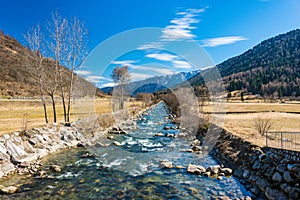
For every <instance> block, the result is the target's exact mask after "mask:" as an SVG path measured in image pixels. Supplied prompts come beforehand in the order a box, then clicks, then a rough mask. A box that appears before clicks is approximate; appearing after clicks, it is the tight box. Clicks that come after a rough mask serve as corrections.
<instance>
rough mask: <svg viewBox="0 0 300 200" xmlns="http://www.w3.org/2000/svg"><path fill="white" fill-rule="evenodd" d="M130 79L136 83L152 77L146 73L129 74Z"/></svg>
mask: <svg viewBox="0 0 300 200" xmlns="http://www.w3.org/2000/svg"><path fill="white" fill-rule="evenodd" d="M130 77H131V79H132V80H133V81H137V80H142V79H146V78H150V77H153V75H151V74H147V73H146V74H142V73H135V72H130Z"/></svg>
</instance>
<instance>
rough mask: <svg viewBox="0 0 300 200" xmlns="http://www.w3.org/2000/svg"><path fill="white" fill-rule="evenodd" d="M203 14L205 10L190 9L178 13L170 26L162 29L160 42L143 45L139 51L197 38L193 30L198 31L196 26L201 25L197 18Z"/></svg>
mask: <svg viewBox="0 0 300 200" xmlns="http://www.w3.org/2000/svg"><path fill="white" fill-rule="evenodd" d="M203 12H205V8H201V9H194V8H190V9H186V10H184V11H181V12H177V13H176V17H175V18H174V19H172V20H171V21H170V24H169V25H167V26H166V27H164V28H163V29H162V31H161V35H160V36H159V39H158V41H156V42H150V43H147V44H143V45H141V46H139V47H138V48H137V50H153V49H161V48H162V47H163V46H164V44H163V42H166V41H167V42H168V41H181V40H185V39H193V38H196V35H195V34H194V33H192V30H193V29H196V26H194V25H195V24H197V23H199V19H197V17H198V16H199V14H200V13H203Z"/></svg>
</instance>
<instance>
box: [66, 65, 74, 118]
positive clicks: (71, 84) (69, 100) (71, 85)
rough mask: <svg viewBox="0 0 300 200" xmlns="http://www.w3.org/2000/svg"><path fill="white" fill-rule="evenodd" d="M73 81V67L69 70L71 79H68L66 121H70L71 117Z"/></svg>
mask: <svg viewBox="0 0 300 200" xmlns="http://www.w3.org/2000/svg"><path fill="white" fill-rule="evenodd" d="M73 82H74V69H73V70H72V71H71V80H70V90H69V96H68V113H67V122H70V118H71V116H70V115H71V101H72V98H73Z"/></svg>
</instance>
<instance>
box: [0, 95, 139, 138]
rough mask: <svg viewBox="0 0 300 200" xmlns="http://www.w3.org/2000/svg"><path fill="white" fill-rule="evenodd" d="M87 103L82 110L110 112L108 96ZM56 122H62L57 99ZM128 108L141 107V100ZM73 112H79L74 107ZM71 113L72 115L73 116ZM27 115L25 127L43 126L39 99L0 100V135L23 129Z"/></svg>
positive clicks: (49, 115) (50, 114) (43, 121)
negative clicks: (86, 107)
mask: <svg viewBox="0 0 300 200" xmlns="http://www.w3.org/2000/svg"><path fill="white" fill-rule="evenodd" d="M89 103H92V104H93V105H88V106H89V109H90V111H88V110H86V109H83V110H84V112H96V114H103V113H110V112H112V103H111V99H110V98H101V99H100V98H99V99H93V100H92V101H90V102H89ZM56 105H57V118H58V123H59V122H63V120H64V119H63V108H62V104H61V102H59V101H57V102H56ZM51 106H52V105H51V102H49V103H48V104H47V112H48V119H49V123H53V112H52V109H51V108H52V107H51ZM129 107H130V108H136V107H139V108H140V107H142V103H141V102H135V101H134V102H130V103H129ZM91 109H92V110H91ZM74 111H75V112H79V111H78V110H77V109H74ZM73 114H74V112H73V113H72V117H73V118H74V117H75V116H74V115H73ZM26 116H27V117H28V122H27V129H31V128H34V127H41V126H45V125H46V124H45V119H44V112H43V107H42V104H41V102H40V100H7V99H1V100H0V135H2V134H5V133H11V132H14V131H21V130H24V125H25V123H24V122H23V121H24V120H23V119H24V118H26Z"/></svg>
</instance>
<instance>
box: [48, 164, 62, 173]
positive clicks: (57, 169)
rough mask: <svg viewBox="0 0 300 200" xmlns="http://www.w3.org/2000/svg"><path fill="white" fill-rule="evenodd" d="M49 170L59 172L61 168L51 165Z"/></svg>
mask: <svg viewBox="0 0 300 200" xmlns="http://www.w3.org/2000/svg"><path fill="white" fill-rule="evenodd" d="M50 169H51V170H52V171H53V172H61V168H60V167H59V166H58V165H52V166H51V167H50Z"/></svg>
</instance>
